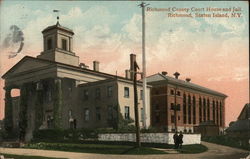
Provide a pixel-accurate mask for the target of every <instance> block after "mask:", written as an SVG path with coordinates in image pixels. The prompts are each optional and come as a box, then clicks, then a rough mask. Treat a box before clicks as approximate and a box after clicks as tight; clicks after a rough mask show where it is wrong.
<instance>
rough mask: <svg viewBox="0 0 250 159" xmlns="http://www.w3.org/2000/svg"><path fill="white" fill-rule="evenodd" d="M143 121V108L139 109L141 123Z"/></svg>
mask: <svg viewBox="0 0 250 159" xmlns="http://www.w3.org/2000/svg"><path fill="white" fill-rule="evenodd" d="M143 120H144V110H143V108H141V121H143Z"/></svg>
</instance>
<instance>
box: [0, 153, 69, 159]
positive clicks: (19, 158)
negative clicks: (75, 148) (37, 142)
mask: <svg viewBox="0 0 250 159" xmlns="http://www.w3.org/2000/svg"><path fill="white" fill-rule="evenodd" d="M0 155H4V157H5V158H6V157H8V158H14V159H66V158H52V157H40V156H23V155H11V154H2V153H1V154H0Z"/></svg>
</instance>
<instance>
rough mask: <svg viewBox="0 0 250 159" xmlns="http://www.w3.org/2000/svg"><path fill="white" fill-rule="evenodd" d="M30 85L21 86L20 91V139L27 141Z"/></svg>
mask: <svg viewBox="0 0 250 159" xmlns="http://www.w3.org/2000/svg"><path fill="white" fill-rule="evenodd" d="M28 85H29V84H24V85H22V86H21V91H20V111H19V139H20V140H21V141H24V140H25V135H26V128H27V127H28V119H27V109H28V88H27V87H28Z"/></svg>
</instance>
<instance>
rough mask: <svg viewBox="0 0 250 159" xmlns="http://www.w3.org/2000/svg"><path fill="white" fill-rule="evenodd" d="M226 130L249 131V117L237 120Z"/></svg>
mask: <svg viewBox="0 0 250 159" xmlns="http://www.w3.org/2000/svg"><path fill="white" fill-rule="evenodd" d="M226 131H227V132H232V131H250V119H243V120H237V121H236V122H235V123H233V124H232V125H231V126H229V127H228V128H227V129H226Z"/></svg>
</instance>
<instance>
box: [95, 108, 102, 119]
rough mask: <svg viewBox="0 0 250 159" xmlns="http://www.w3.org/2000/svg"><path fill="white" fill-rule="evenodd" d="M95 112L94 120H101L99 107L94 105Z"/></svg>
mask: <svg viewBox="0 0 250 159" xmlns="http://www.w3.org/2000/svg"><path fill="white" fill-rule="evenodd" d="M95 113H96V115H95V116H96V120H97V121H99V120H101V111H100V107H96V111H95Z"/></svg>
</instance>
